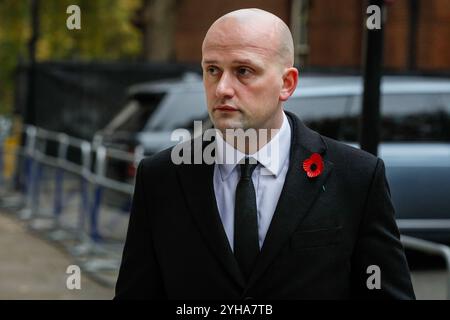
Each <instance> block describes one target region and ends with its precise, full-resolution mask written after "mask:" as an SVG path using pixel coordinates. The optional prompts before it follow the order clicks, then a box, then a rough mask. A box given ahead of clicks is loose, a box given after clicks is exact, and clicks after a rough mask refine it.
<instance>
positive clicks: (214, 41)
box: [202, 9, 294, 68]
mask: <svg viewBox="0 0 450 320" xmlns="http://www.w3.org/2000/svg"><path fill="white" fill-rule="evenodd" d="M230 46H249V47H251V48H254V49H255V50H259V51H261V52H265V53H266V54H272V55H273V58H274V59H275V60H276V62H279V63H280V65H281V66H283V67H288V68H289V67H292V66H293V65H294V43H293V40H292V35H291V32H290V30H289V28H288V26H287V25H286V24H285V23H284V22H283V20H281V19H280V18H278V17H277V16H276V15H274V14H272V13H270V12H267V11H264V10H261V9H241V10H236V11H232V12H230V13H227V14H225V15H224V16H222V17H220V18H219V19H217V20H216V21H215V22H214V23H213V24H212V25H211V27H210V28H209V30H208V32H207V33H206V36H205V39H204V40H203V45H202V51H204V50H205V48H207V47H217V48H220V47H224V48H226V47H230Z"/></svg>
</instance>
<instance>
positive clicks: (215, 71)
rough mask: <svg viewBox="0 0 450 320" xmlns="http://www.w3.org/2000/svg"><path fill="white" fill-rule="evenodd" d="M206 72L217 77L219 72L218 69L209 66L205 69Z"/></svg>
mask: <svg viewBox="0 0 450 320" xmlns="http://www.w3.org/2000/svg"><path fill="white" fill-rule="evenodd" d="M206 72H207V73H208V74H210V75H212V76H214V75H217V73H218V72H219V69H218V68H217V67H214V66H209V67H207V68H206Z"/></svg>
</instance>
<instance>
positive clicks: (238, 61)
mask: <svg viewBox="0 0 450 320" xmlns="http://www.w3.org/2000/svg"><path fill="white" fill-rule="evenodd" d="M231 63H232V64H249V65H254V66H260V64H259V63H257V62H255V61H253V60H250V59H237V60H233V61H232V62H231ZM202 64H203V65H205V64H218V61H217V60H204V61H202Z"/></svg>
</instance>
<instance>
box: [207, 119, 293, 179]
mask: <svg viewBox="0 0 450 320" xmlns="http://www.w3.org/2000/svg"><path fill="white" fill-rule="evenodd" d="M216 143H217V144H216V148H217V149H216V164H217V165H218V168H219V171H220V175H221V178H222V180H226V179H228V177H229V176H230V174H231V173H232V171H233V170H234V168H235V167H236V165H237V164H238V163H239V162H240V161H241V160H242V159H243V158H244V157H246V156H247V155H246V154H245V153H242V152H241V151H239V150H237V149H235V148H234V147H233V146H232V145H230V144H229V143H227V142H226V141H225V140H224V139H223V137H222V135H221V134H220V133H218V134H216ZM290 146H291V127H290V125H289V121H288V119H287V117H286V114H285V113H284V112H283V123H282V125H281V128H280V131H278V132H277V133H276V134H275V136H274V137H273V138H272V139H271V140H270V141H269V142H268V143H267V144H266V145H265V146H263V147H262V148H261V149H260V150H258V151H257V152H256V153H254V154H250V155H248V157H252V158H255V159H256V160H257V161H258V162H259V163H260V164H261V165H262V166H263V170H264V171H265V172H264V174H266V175H274V176H275V177H277V176H278V175H279V174H280V172H281V169H282V168H283V165H284V163H285V162H286V160H287V159H288V158H289V152H290Z"/></svg>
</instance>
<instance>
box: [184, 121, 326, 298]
mask: <svg viewBox="0 0 450 320" xmlns="http://www.w3.org/2000/svg"><path fill="white" fill-rule="evenodd" d="M285 113H286V115H287V118H288V120H289V124H290V125H291V132H292V134H291V149H290V155H289V160H290V161H289V168H288V172H287V174H286V180H285V183H284V186H283V190H282V192H281V195H280V199H279V200H278V204H277V207H276V209H275V213H274V215H273V218H272V222H271V224H270V227H269V230H268V232H267V235H266V238H265V240H264V244H263V247H262V248H261V252H260V254H259V256H258V258H257V262H256V266H255V269H254V270H253V272H252V275H251V276H250V279H249V281H248V283H246V282H245V279H244V277H243V275H242V273H241V272H240V269H239V266H238V264H237V261H236V259H235V258H234V255H233V252H232V250H231V248H230V245H229V242H228V240H227V237H226V233H225V230H224V228H223V225H222V222H221V220H220V216H219V211H218V208H217V202H216V198H215V194H214V186H213V173H214V164H209V165H207V164H201V165H199V164H191V165H188V164H183V165H179V166H177V168H178V170H177V171H178V175H179V179H180V183H181V186H182V189H183V191H184V195H185V198H186V202H187V204H188V207H189V209H190V212H191V214H192V215H193V217H194V220H195V222H196V224H197V227H198V229H199V231H200V233H201V235H202V237H203V239H204V241H205V243H207V244H208V246H209V248H210V250H211V253H212V255H214V256H215V257H216V258H217V259H218V260H219V262H220V264H221V265H222V266H223V267H224V269H225V270H226V271H227V272H228V274H229V275H230V277H231V278H232V279H233V280H234V281H235V282H236V283H237V284H238V285H239V286H241V288H243V289H244V291H243V292H244V295H245V294H246V291H247V290H248V289H249V288H251V287H252V285H254V284H255V282H256V281H258V279H259V278H260V277H261V276H262V275H263V273H264V272H265V270H266V269H267V268H268V266H269V265H270V263H271V262H272V261H273V259H275V258H276V256H277V254H278V252H279V251H280V250H281V249H282V247H283V246H284V245H285V243H286V242H287V241H288V239H289V237H290V236H291V234H292V232H293V231H294V230H295V229H296V228H297V227H298V225H299V224H300V223H301V222H302V220H303V219H304V218H305V216H306V214H307V213H308V212H309V211H310V209H311V207H312V205H313V203H314V201H315V200H316V198H317V197H318V196H319V194H320V192H321V190H322V186H323V185H324V183H325V181H326V179H327V178H328V176H329V174H330V172H331V170H332V168H333V164H332V163H331V162H330V161H328V160H326V157H325V154H326V149H327V146H326V143H325V141H324V140H323V139H322V137H321V136H320V135H319V134H318V133H316V132H315V131H312V130H311V129H309V128H307V127H306V126H305V125H304V124H303V122H302V121H301V120H300V119H298V118H297V117H296V116H295V115H294V114H292V113H290V112H285ZM200 139H201V137H200ZM195 143H197V145H201V146H202V147H201V148H195V147H194V153H195V152H197V153H198V152H203V150H204V148H205V147H206V146H208V144H209V143H208V142H201V141H197V142H195V140H193V141H192V143H191V145H194V146H195ZM213 143H214V142H213ZM312 153H319V154H321V155H322V156H323V157H324V170H323V172H322V174H321V175H319V176H318V177H316V178H314V179H309V178H308V177H307V176H306V173H305V172H304V171H303V168H302V163H303V161H304V160H305V159H307V158H309V157H310V156H311V154H312ZM198 156H199V155H197V157H198ZM194 157H195V155H194ZM199 181H201V182H202V183H198V182H199ZM293 208H295V210H294V209H293Z"/></svg>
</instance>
